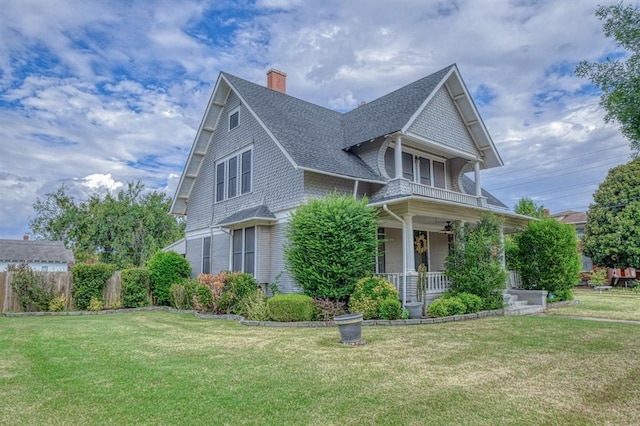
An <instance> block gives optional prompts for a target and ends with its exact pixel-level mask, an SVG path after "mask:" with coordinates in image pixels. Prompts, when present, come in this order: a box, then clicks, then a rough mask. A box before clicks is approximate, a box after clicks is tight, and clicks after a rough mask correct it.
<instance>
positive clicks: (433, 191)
mask: <svg viewBox="0 0 640 426" xmlns="http://www.w3.org/2000/svg"><path fill="white" fill-rule="evenodd" d="M410 185H411V193H412V194H415V195H421V196H423V197H429V198H436V199H439V200H446V201H453V202H454V203H460V204H468V205H471V206H479V205H481V203H482V200H480V201H479V200H478V197H476V196H474V195H469V194H463V193H462V192H455V191H449V190H448V189H442V188H436V187H433V186H428V185H422V184H420V183H415V182H411V183H410ZM480 198H483V197H480Z"/></svg>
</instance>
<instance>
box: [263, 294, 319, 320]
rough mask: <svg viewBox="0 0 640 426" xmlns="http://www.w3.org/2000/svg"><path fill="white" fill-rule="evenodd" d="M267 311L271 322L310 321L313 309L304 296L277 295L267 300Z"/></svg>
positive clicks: (309, 298)
mask: <svg viewBox="0 0 640 426" xmlns="http://www.w3.org/2000/svg"><path fill="white" fill-rule="evenodd" d="M267 310H268V312H269V319H271V320H272V321H280V322H291V321H311V320H312V319H313V314H314V312H315V307H314V305H313V299H312V298H311V297H309V296H306V295H304V294H277V295H275V296H273V297H272V298H270V299H269V300H267Z"/></svg>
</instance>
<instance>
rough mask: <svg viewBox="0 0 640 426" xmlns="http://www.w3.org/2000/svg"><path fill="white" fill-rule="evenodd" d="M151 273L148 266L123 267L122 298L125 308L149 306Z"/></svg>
mask: <svg viewBox="0 0 640 426" xmlns="http://www.w3.org/2000/svg"><path fill="white" fill-rule="evenodd" d="M150 277H151V274H150V272H149V270H148V269H147V268H128V269H123V270H122V274H121V279H122V287H121V289H120V298H121V300H122V306H123V307H125V308H139V307H141V306H149V284H150V282H151V278H150Z"/></svg>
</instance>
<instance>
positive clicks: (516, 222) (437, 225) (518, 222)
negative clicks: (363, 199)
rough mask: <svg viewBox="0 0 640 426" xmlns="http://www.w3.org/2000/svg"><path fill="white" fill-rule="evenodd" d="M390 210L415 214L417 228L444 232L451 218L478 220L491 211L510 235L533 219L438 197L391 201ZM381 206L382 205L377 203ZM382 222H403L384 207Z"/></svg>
mask: <svg viewBox="0 0 640 426" xmlns="http://www.w3.org/2000/svg"><path fill="white" fill-rule="evenodd" d="M386 204H387V207H388V208H389V210H391V211H392V212H394V213H395V214H397V215H398V216H401V217H402V216H404V215H408V214H411V215H412V217H413V227H414V228H423V229H425V230H429V231H440V230H442V229H443V228H444V226H445V225H446V223H447V222H448V221H451V222H454V221H463V222H471V223H476V222H478V221H479V220H480V216H482V215H483V214H485V213H488V212H491V213H494V214H495V215H496V216H498V217H499V218H501V219H502V220H503V221H504V232H505V233H506V234H510V233H514V232H518V231H519V230H522V229H523V228H525V227H526V226H527V223H528V222H529V221H530V220H531V218H529V217H527V216H523V215H519V214H515V213H511V212H505V211H499V210H492V209H487V208H481V207H473V206H465V205H458V204H454V203H446V202H442V201H438V200H430V199H421V198H415V197H409V198H406V199H402V200H396V201H388V202H387V203H386ZM377 207H382V206H381V205H380V206H377ZM379 217H380V221H381V225H382V226H387V227H400V223H399V222H398V221H397V220H396V219H394V218H393V217H391V216H390V215H389V214H387V213H386V212H385V211H384V210H383V209H380V216H379Z"/></svg>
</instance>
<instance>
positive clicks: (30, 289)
mask: <svg viewBox="0 0 640 426" xmlns="http://www.w3.org/2000/svg"><path fill="white" fill-rule="evenodd" d="M9 272H12V273H13V280H12V281H11V287H12V288H13V291H14V292H15V293H16V295H17V296H18V300H20V306H21V307H22V309H23V310H24V311H25V312H34V311H38V312H45V311H48V310H49V303H50V302H51V300H52V299H53V298H54V297H55V291H54V286H53V283H52V282H51V281H49V280H48V279H47V277H46V275H45V274H42V273H38V272H35V271H34V270H33V269H31V268H30V267H29V265H26V264H22V265H20V266H14V265H9Z"/></svg>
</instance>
